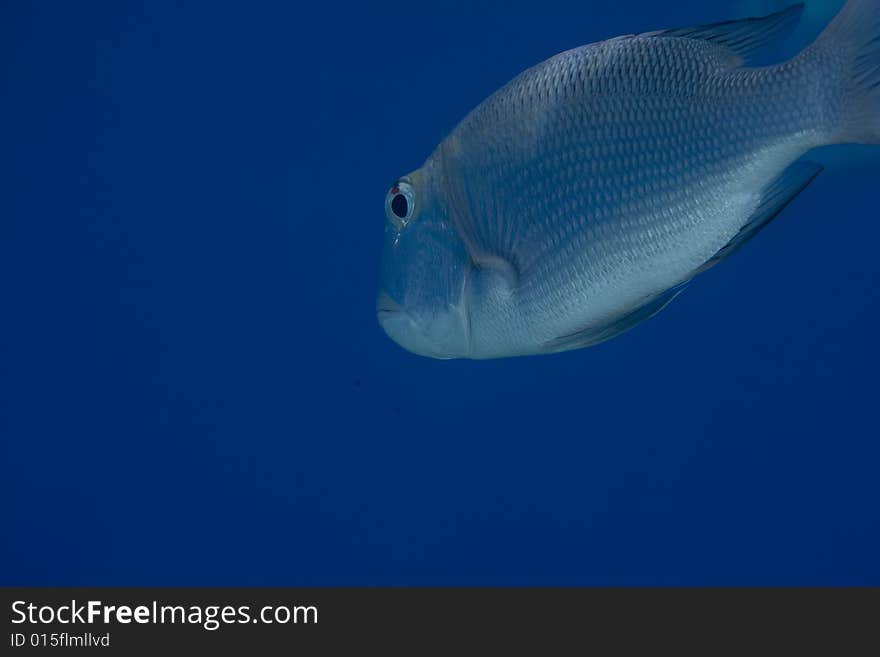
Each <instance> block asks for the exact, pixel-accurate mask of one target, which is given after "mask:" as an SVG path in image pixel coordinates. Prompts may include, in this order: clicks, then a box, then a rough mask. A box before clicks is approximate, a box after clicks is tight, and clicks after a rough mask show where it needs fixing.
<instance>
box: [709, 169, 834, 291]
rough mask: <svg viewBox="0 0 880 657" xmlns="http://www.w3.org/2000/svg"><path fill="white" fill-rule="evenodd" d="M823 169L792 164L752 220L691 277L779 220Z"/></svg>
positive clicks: (771, 186) (768, 190) (773, 184)
mask: <svg viewBox="0 0 880 657" xmlns="http://www.w3.org/2000/svg"><path fill="white" fill-rule="evenodd" d="M822 170H823V167H822V166H821V165H819V164H815V163H814V162H807V161H801V162H795V163H794V164H792V165H791V166H790V167H788V168H787V169H786V170H785V171H783V172H782V175H781V176H779V177H778V178H776V179H775V180H774V181H773V182H771V183H770V184H769V185H768V186H767V187H766V188H765V189H764V193H763V195H762V197H761V203H760V204H759V205H758V208H757V209H756V210H755V212H754V213H753V214H752V216H751V218H750V219H749V220H748V222H746V224H745V225H744V226H743V227H742V228H741V229H740V230H739V232H738V233H737V234H736V235H735V236H734V237H733V239H732V240H730V241H729V242H728V243H727V244H726V245H725V246H724V247H723V248H722V249H721V250H720V251H718V253H716V254H715V255H714V256H712V257H711V258H710V259H709V260H708V261H706V263H705V264H704V265H703V266H702V267H700V268H699V269H697V271H696V272H694V276H696V275H697V274H699V273H702V272H704V271H706V270H707V269H709V268H710V267H713V266H715V265H717V264H718V263H719V262H721V261H722V260H724V259H725V258H727V257H728V256H730V255H731V254H733V253H734V252H736V251H737V250H738V249H739V248H740V247H742V246H743V244H745V243H746V242H748V241H749V240H750V239H752V238H753V237H754V236H755V235H757V234H758V233H759V232H760V231H761V229H763V228H764V227H765V226H767V225H768V224H769V223H770V222H771V221H773V220H774V219H775V218H776V217H778V216H779V213H780V212H782V211H783V210H784V209H785V206H787V205H788V204H789V203H791V201H792V200H793V199H794V197H795V196H797V195H798V194H800V193H801V192H802V191H804V189H806V188H807V185H809V184H810V183H811V182H813V180H815V179H816V176H818V175H819V174H820V173H822Z"/></svg>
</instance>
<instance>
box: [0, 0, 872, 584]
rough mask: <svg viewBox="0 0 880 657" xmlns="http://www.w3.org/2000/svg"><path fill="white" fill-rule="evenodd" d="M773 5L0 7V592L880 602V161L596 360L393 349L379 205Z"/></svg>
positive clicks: (822, 192)
mask: <svg viewBox="0 0 880 657" xmlns="http://www.w3.org/2000/svg"><path fill="white" fill-rule="evenodd" d="M785 4H787V3H785V2H782V3H780V2H772V1H761V0H742V1H726V0H725V1H721V0H719V1H717V2H705V0H670V2H663V3H657V2H653V1H648V0H615V1H614V2H589V1H586V0H569V1H562V0H541V2H500V1H497V2H476V1H469V2H432V3H421V2H412V3H400V2H378V1H376V2H360V3H358V2H345V1H342V0H341V1H338V2H333V3H287V2H277V3H220V2H215V3H208V2H200V3H196V2H168V1H151V2H110V1H108V2H77V3H65V2H42V3H31V2H24V1H17V2H16V1H9V2H4V3H3V4H2V7H0V53H2V57H0V61H2V78H0V79H2V105H0V116H2V117H3V120H2V124H0V125H2V127H0V152H2V156H0V167H2V170H0V173H2V176H0V180H2V184H0V274H2V278H0V280H2V281H3V283H2V284H0V293H2V297H0V298H2V302H3V306H2V307H3V315H2V324H0V336H2V340H0V386H2V388H3V394H2V396H0V464H2V468H3V470H2V476H0V584H5V585H14V584H20V585H49V584H54V585H221V584H222V585H246V584H249V585H345V584H347V585H411V584H412V585H414V584H425V585H452V584H458V585H639V584H646V585H655V584H658V585H659V584H675V585H677V584H690V585H703V584H727V585H749V584H764V585H777V584H790V585H805V584H822V585H833V584H850V585H853V584H856V585H861V584H874V585H878V584H880V560H878V559H877V555H878V554H880V514H878V501H880V477H878V466H880V440H878V438H880V428H878V425H880V406H878V389H880V386H878V366H880V352H878V341H877V335H878V331H880V291H878V283H880V259H878V257H877V245H878V243H880V222H878V197H877V189H878V182H880V153H878V152H877V151H880V149H877V150H872V149H869V148H854V147H853V148H850V147H847V148H842V149H837V150H836V151H834V152H831V151H828V152H825V153H821V154H818V155H817V157H818V158H820V159H823V158H824V159H823V161H826V162H827V163H828V164H829V170H827V171H826V172H825V173H824V174H823V175H822V176H820V177H819V179H818V180H817V181H816V182H815V183H814V184H813V185H811V186H810V187H809V188H808V189H807V190H806V191H805V192H804V193H803V194H801V195H800V196H799V197H798V198H797V199H795V201H794V202H793V203H792V204H791V205H790V206H789V208H788V209H787V210H786V211H785V212H784V213H783V214H782V215H781V216H780V217H779V218H778V219H777V220H776V221H774V222H773V224H772V225H771V226H770V227H769V228H768V229H767V230H765V231H764V232H762V233H761V235H760V236H759V237H758V238H756V239H755V240H753V241H752V242H750V243H749V244H748V246H747V247H746V248H744V249H743V250H742V251H740V252H739V253H738V254H737V255H736V256H734V257H733V258H731V259H730V260H728V261H726V262H724V263H723V264H722V265H721V266H719V267H716V268H714V269H712V270H711V271H710V272H709V273H707V274H705V275H704V276H701V277H700V278H699V279H698V280H696V281H695V282H694V283H693V284H692V285H690V287H689V288H688V289H687V291H685V293H684V294H683V295H682V296H681V297H680V298H679V299H678V300H677V301H676V302H675V303H674V304H672V305H671V306H670V307H669V308H668V309H667V310H665V311H664V312H663V313H661V314H660V315H659V316H657V317H656V318H654V319H653V320H651V321H650V322H647V323H645V324H643V325H642V326H640V327H638V328H637V329H635V330H633V331H631V332H630V333H627V334H626V335H624V336H622V337H620V338H617V339H615V340H612V341H611V342H608V343H605V344H602V345H600V346H598V347H594V348H590V349H586V350H581V351H575V352H569V353H563V354H559V355H556V356H548V357H530V358H519V359H507V360H498V361H486V362H470V361H433V360H427V359H424V358H420V357H417V356H413V355H411V354H409V353H406V352H405V351H403V350H402V349H400V348H399V347H397V346H396V345H395V344H394V343H392V342H391V341H390V340H389V339H388V338H386V337H385V336H384V334H383V333H382V331H381V329H380V328H379V326H378V324H377V322H376V319H375V294H376V284H377V280H378V265H379V255H380V249H381V245H382V235H383V222H384V210H383V203H384V198H385V193H386V191H387V188H388V186H389V184H390V183H391V182H393V181H394V180H395V178H396V177H397V176H399V175H402V174H404V173H407V172H408V171H411V170H412V169H415V168H417V167H418V166H419V165H420V164H421V162H422V161H423V160H424V158H425V157H426V156H427V155H428V154H429V153H430V151H431V150H432V149H433V147H434V146H435V144H436V143H437V142H438V141H439V140H440V139H442V137H443V136H444V135H445V134H446V132H447V131H448V130H450V129H451V128H452V127H453V126H454V125H455V123H456V122H457V121H458V120H460V119H461V118H462V117H463V116H464V114H465V113H466V112H467V111H469V110H470V109H471V108H472V107H473V106H475V105H476V104H477V103H479V102H480V101H481V100H483V99H484V98H485V97H486V96H487V95H488V94H489V93H491V92H492V91H494V90H495V89H497V88H498V87H499V86H500V85H502V84H503V83H505V82H506V81H508V80H509V79H510V78H512V77H513V76H514V75H516V74H517V73H519V72H520V71H521V70H523V69H524V68H527V67H528V66H531V65H533V64H535V63H537V62H539V61H541V60H543V59H545V58H547V57H549V56H551V55H553V54H555V53H557V52H559V51H561V50H565V49H568V48H572V47H575V46H578V45H582V44H584V43H588V42H591V41H596V40H601V39H604V38H608V37H612V36H616V35H618V34H625V33H633V32H642V31H648V30H653V29H659V28H663V27H684V26H689V25H695V24H699V23H705V22H713V21H718V20H725V19H730V18H736V17H743V16H746V15H755V14H764V13H768V12H769V11H772V10H775V9H778V8H780V7H782V6H784V5H785ZM841 4H842V3H841V2H840V1H839V0H838V1H836V2H825V1H823V0H809V2H808V7H807V12H806V16H805V21H804V25H803V26H802V28H801V29H800V30H799V32H798V34H797V35H796V37H795V38H794V39H792V41H791V42H790V43H787V44H784V49H785V50H786V51H787V52H788V53H789V54H791V53H794V52H796V51H797V50H798V49H799V48H800V47H802V46H803V45H804V44H805V43H807V41H808V40H809V39H810V38H811V36H814V35H815V34H816V33H817V32H818V31H819V30H820V29H821V27H822V25H824V23H825V22H826V21H827V19H828V18H830V16H832V15H833V14H834V12H835V10H836V8H837V7H839V6H840V5H841Z"/></svg>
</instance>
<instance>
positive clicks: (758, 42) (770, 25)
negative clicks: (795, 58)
mask: <svg viewBox="0 0 880 657" xmlns="http://www.w3.org/2000/svg"><path fill="white" fill-rule="evenodd" d="M803 10H804V4H803V3H800V4H796V5H792V6H790V7H788V8H786V9H783V10H782V11H779V12H777V13H775V14H770V15H769V16H763V17H761V18H744V19H741V20H735V21H724V22H723V23H712V24H710V25H697V26H695V27H679V28H673V29H670V30H660V31H658V32H649V33H647V34H643V35H641V36H651V37H679V38H684V39H701V40H704V41H711V42H712V43H716V44H718V45H720V46H724V47H726V48H728V49H729V50H731V51H732V52H733V53H734V54H735V55H736V57H737V59H738V62H737V63H738V64H750V63H752V62H754V60H756V59H758V58H760V56H761V54H762V51H763V50H764V49H765V48H768V47H769V46H773V45H775V44H777V43H779V42H780V41H782V40H783V39H785V38H786V37H787V36H788V35H789V34H790V33H791V31H792V30H793V29H794V26H795V25H797V22H798V20H799V19H800V17H801V13H802V12H803Z"/></svg>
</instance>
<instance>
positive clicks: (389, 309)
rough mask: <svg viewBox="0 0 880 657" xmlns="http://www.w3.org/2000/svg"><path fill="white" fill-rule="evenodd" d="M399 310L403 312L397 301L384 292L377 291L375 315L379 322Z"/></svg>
mask: <svg viewBox="0 0 880 657" xmlns="http://www.w3.org/2000/svg"><path fill="white" fill-rule="evenodd" d="M400 312H403V308H401V307H400V304H399V303H397V302H396V301H395V300H394V299H392V298H391V297H390V296H389V295H388V294H386V293H385V292H380V293H379V298H378V299H377V300H376V317H378V319H379V321H380V322H381V321H382V319H383V318H385V317H389V316H391V315H394V314H397V313H400Z"/></svg>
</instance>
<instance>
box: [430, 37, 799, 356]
mask: <svg viewBox="0 0 880 657" xmlns="http://www.w3.org/2000/svg"><path fill="white" fill-rule="evenodd" d="M777 78H781V79H777ZM799 82H800V81H799V80H798V79H797V77H796V76H788V77H786V76H773V75H772V74H771V73H769V72H765V73H763V74H761V73H755V72H754V71H745V72H743V71H736V70H731V68H730V57H729V53H727V52H726V51H724V49H719V48H718V47H716V46H713V45H712V44H710V43H706V42H701V41H695V40H690V39H662V38H638V37H635V38H633V37H631V38H622V39H617V40H614V41H611V42H606V43H603V44H595V45H593V46H586V47H583V48H580V49H576V50H573V51H569V52H567V53H562V54H561V55H559V56H557V57H554V58H552V59H551V60H548V61H547V62H544V63H543V64H541V65H539V66H537V67H534V68H533V69H530V70H529V71H526V72H525V73H523V74H522V75H520V76H519V77H518V78H516V79H514V80H513V81H512V82H511V83H509V84H508V85H506V86H505V87H503V88H502V89H501V90H499V92H497V93H496V94H494V95H493V96H491V97H490V98H489V99H487V100H486V101H485V102H484V103H483V104H481V105H480V106H479V107H478V108H477V109H475V110H474V111H473V112H472V113H471V114H470V115H468V117H466V118H465V120H464V121H462V123H461V124H460V125H459V126H458V127H457V128H456V130H455V131H454V132H453V133H452V135H450V137H449V138H448V139H447V140H446V142H444V144H443V145H441V148H440V149H439V150H440V152H441V155H442V157H443V158H444V159H445V164H446V170H447V171H448V172H450V175H449V176H448V177H449V181H450V182H449V184H450V186H451V188H452V191H451V192H450V194H449V195H450V197H451V198H453V199H454V203H455V205H456V206H458V207H459V211H458V212H456V213H455V215H456V216H457V217H458V219H459V227H460V230H461V231H462V232H463V233H464V234H466V235H467V236H468V241H469V242H470V243H472V244H473V245H474V248H475V249H477V250H479V251H483V252H486V253H490V254H493V255H497V256H501V257H504V258H506V259H508V260H509V261H510V262H512V263H513V265H514V266H515V267H516V268H517V270H518V271H519V272H520V273H521V274H522V275H521V277H520V280H521V287H520V289H519V290H518V291H517V295H516V304H511V306H510V307H509V308H508V309H507V312H506V313H504V312H499V309H498V308H495V309H493V313H494V316H495V317H494V320H495V323H496V324H497V323H499V322H501V323H503V324H504V326H503V327H498V326H495V327H494V328H495V329H496V331H505V330H506V331H509V332H525V333H529V336H528V338H527V339H529V340H531V339H537V338H538V337H539V334H540V333H541V331H542V330H543V331H544V332H545V333H546V332H552V331H555V330H561V329H562V328H564V327H565V325H566V324H567V323H572V322H577V321H584V320H585V316H587V315H589V313H590V310H588V309H587V306H588V305H592V309H593V312H608V313H610V312H613V306H614V304H615V303H617V304H618V305H620V304H625V303H629V302H630V300H631V298H636V297H638V296H643V295H646V294H650V293H651V292H653V291H656V289H659V288H660V287H661V286H669V285H673V284H675V283H677V282H680V279H681V277H682V276H683V275H684V274H686V273H687V271H689V269H688V268H691V269H693V268H695V267H697V266H699V265H700V264H701V263H702V262H703V261H705V259H706V258H709V257H711V255H712V254H713V252H714V251H713V249H715V250H717V249H718V248H720V247H721V246H723V245H724V244H725V243H726V241H727V240H729V239H730V238H731V236H732V235H733V234H735V233H736V231H737V230H738V228H739V227H740V226H741V225H742V222H744V221H745V220H746V218H747V217H748V215H749V213H750V212H751V211H752V210H753V209H754V206H755V204H756V203H757V200H758V199H757V196H756V195H757V193H758V192H759V191H760V186H761V184H762V183H763V182H765V181H766V179H767V177H768V176H769V177H772V176H773V175H775V173H776V172H777V171H781V170H782V168H784V167H785V166H786V164H787V163H788V162H789V161H790V160H791V159H793V158H794V157H796V156H797V154H798V153H799V152H800V151H802V150H803V143H804V140H805V139H807V138H808V135H806V133H807V132H809V130H810V128H811V126H810V120H811V114H810V112H809V111H801V112H800V113H796V112H791V111H790V106H791V104H792V103H791V101H790V100H787V99H790V98H796V97H797V94H796V93H794V91H795V89H794V87H796V85H797V84H799ZM734 94H735V95H736V97H737V98H738V99H740V102H731V100H732V98H733V96H734ZM743 97H747V98H749V99H750V100H749V101H748V102H741V99H742V98H743ZM710 216H711V217H714V218H715V220H714V221H713V222H712V223H711V225H709V224H708V223H707V222H706V219H707V217H710ZM701 258H702V259H703V260H700V259H701ZM647 263H651V271H650V276H648V275H647V273H648V272H647ZM642 268H645V270H646V271H645V272H642V276H641V278H640V277H639V274H640V270H641V269H642ZM676 278H678V279H679V280H675V279H676ZM610 290H614V294H613V295H612V294H611V292H610ZM605 292H607V294H606V295H605V296H606V297H607V299H605V300H603V294H604V293H605ZM621 292H622V293H621ZM612 296H613V297H614V298H613V300H612V298H611V297H612ZM535 318H539V320H537V321H539V322H540V323H541V324H543V326H536V320H535ZM486 328H488V327H486ZM484 332H485V333H487V334H488V333H491V332H492V331H490V330H484ZM523 339H526V338H523Z"/></svg>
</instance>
